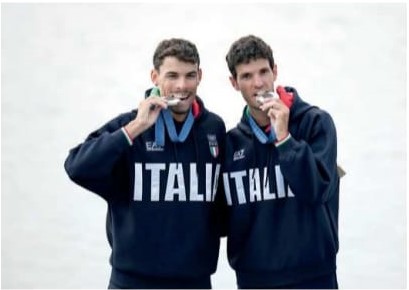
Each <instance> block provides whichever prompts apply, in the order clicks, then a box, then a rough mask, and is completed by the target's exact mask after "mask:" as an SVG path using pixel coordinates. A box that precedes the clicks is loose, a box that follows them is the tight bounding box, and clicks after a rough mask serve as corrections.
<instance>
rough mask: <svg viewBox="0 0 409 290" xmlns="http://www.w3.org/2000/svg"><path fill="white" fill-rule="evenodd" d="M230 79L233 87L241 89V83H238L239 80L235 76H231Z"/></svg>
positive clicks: (237, 89)
mask: <svg viewBox="0 0 409 290" xmlns="http://www.w3.org/2000/svg"><path fill="white" fill-rule="evenodd" d="M229 80H230V83H231V85H232V86H233V88H234V89H235V90H236V91H240V89H239V84H238V83H237V80H236V79H235V78H234V77H233V76H230V77H229Z"/></svg>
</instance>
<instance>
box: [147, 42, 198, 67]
mask: <svg viewBox="0 0 409 290" xmlns="http://www.w3.org/2000/svg"><path fill="white" fill-rule="evenodd" d="M169 56H173V57H176V58H177V59H178V60H180V61H184V62H189V63H193V64H197V66H198V67H199V65H200V58H199V53H198V51H197V48H196V46H195V45H194V44H193V43H192V42H190V41H188V40H185V39H181V38H171V39H166V40H162V41H161V42H160V43H159V44H158V46H157V47H156V50H155V53H154V54H153V67H154V68H155V69H156V70H158V71H159V67H160V66H161V65H162V63H163V60H164V59H165V58H166V57H169Z"/></svg>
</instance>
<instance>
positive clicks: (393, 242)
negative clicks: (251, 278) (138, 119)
mask: <svg viewBox="0 0 409 290" xmlns="http://www.w3.org/2000/svg"><path fill="white" fill-rule="evenodd" d="M406 14H407V7H406V4H402V3H400V4H399V3H398V4H383V3H363V4H355V3H346V4H335V3H329V4H323V3H321V4H308V3H292V4H284V3H272V4H268V3H263V4H256V3H254V4H245V3H244V4H232V3H222V4H186V3H184V4H177V3H175V4H171V3H155V4H143V3H125V4H109V3H106V4H96V3H89V4H80V3H72V4H63V3H58V4H52V3H46V4H35V3H28V4H23V3H20V4H12V3H3V4H2V5H1V62H2V63H1V64H2V66H1V85H2V86H1V137H2V139H1V181H2V182H1V190H2V196H1V251H2V252H1V279H2V281H1V285H2V288H105V287H106V286H107V283H108V277H109V273H110V266H109V264H108V258H109V247H108V243H107V241H106V236H105V229H104V225H105V211H106V204H105V202H104V201H103V200H102V199H100V198H99V197H97V196H96V195H94V194H92V193H90V192H87V191H86V190H84V189H82V188H80V187H78V186H76V185H75V184H74V183H72V182H71V181H70V180H69V179H68V177H67V175H66V174H65V172H64V169H63V162H64V160H65V158H66V156H67V153H68V150H69V149H70V148H71V147H73V146H75V145H77V144H78V143H80V142H82V140H83V139H84V138H85V137H86V136H87V134H88V133H89V132H91V131H92V130H94V129H96V128H97V127H99V126H100V125H102V124H103V123H105V122H106V121H107V120H109V119H111V118H113V117H115V116H116V115H118V114H119V113H121V112H124V111H128V110H130V109H132V108H135V107H137V105H138V103H139V101H140V100H141V99H142V97H143V92H144V90H145V89H146V88H148V87H149V86H151V82H150V70H151V68H152V55H153V51H154V49H155V47H156V45H157V44H158V42H159V41H160V40H162V39H164V38H171V37H183V38H187V39H189V40H191V41H193V42H195V43H196V45H197V47H198V49H199V52H200V54H201V60H202V68H203V80H202V83H201V85H200V87H199V95H200V96H201V97H202V98H203V99H204V100H205V102H206V105H207V107H208V108H209V109H211V110H213V111H215V112H216V113H218V114H219V115H221V116H223V118H224V119H225V122H226V125H227V127H228V128H231V127H232V126H234V125H235V124H236V123H237V122H238V120H239V118H240V115H241V110H242V107H243V106H244V101H243V100H242V97H241V96H240V95H239V94H238V93H237V92H236V91H235V90H234V89H233V88H232V87H231V85H230V83H229V81H228V76H229V73H228V69H227V66H226V63H225V60H224V57H225V55H226V53H227V50H228V48H229V46H230V44H231V43H232V42H233V41H234V40H236V39H237V38H238V37H240V36H244V35H247V34H250V33H251V34H255V35H258V36H260V37H262V38H263V39H264V40H266V41H267V42H268V43H269V44H270V45H271V46H272V48H273V51H274V56H275V59H276V62H277V64H278V80H277V84H281V85H291V86H294V87H296V88H297V90H298V92H299V94H300V95H301V97H302V98H304V100H306V101H308V102H310V103H313V104H316V105H318V106H320V107H321V108H323V109H325V110H327V111H328V112H330V114H331V115H332V116H333V118H334V120H335V123H336V126H337V130H338V140H339V142H338V162H339V163H340V164H341V165H342V166H343V167H344V168H345V170H346V171H347V175H346V177H344V178H343V179H342V184H341V195H340V217H339V226H340V227H339V234H340V251H339V255H338V257H339V258H338V279H339V286H340V288H406V269H407V268H406V259H407V258H406V254H407V253H406V249H407V248H406V179H405V178H406V99H405V97H406V43H407V42H406V41H407V40H406V33H407V31H406V28H407V24H406V21H407V20H406ZM225 251H226V250H225V240H224V239H223V243H222V248H221V252H220V259H219V265H218V269H217V273H216V274H215V275H214V276H213V278H212V281H213V287H214V288H235V287H236V284H235V278H234V273H233V271H232V270H231V268H230V267H229V265H228V263H227V259H226V252H225Z"/></svg>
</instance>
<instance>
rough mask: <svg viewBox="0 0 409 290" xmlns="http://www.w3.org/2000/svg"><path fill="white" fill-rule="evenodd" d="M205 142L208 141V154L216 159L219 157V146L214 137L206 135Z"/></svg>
mask: <svg viewBox="0 0 409 290" xmlns="http://www.w3.org/2000/svg"><path fill="white" fill-rule="evenodd" d="M207 140H208V141H209V149H210V154H212V156H213V157H214V158H216V157H217V156H218V155H219V144H217V138H216V135H210V134H209V135H207Z"/></svg>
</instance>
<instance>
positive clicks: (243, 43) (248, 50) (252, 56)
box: [226, 35, 274, 78]
mask: <svg viewBox="0 0 409 290" xmlns="http://www.w3.org/2000/svg"><path fill="white" fill-rule="evenodd" d="M260 58H265V59H268V62H269V64H270V67H271V69H273V67H274V58H273V51H272V50H271V47H270V46H269V45H268V44H267V43H265V42H264V41H263V40H262V39H261V38H259V37H257V36H254V35H248V36H244V37H241V38H239V39H238V40H236V41H235V42H233V44H232V45H231V46H230V49H229V52H228V53H227V55H226V62H227V66H228V67H229V70H230V73H231V74H232V76H233V77H234V78H237V72H236V66H238V65H239V64H242V63H249V62H250V61H251V60H257V59H260Z"/></svg>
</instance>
